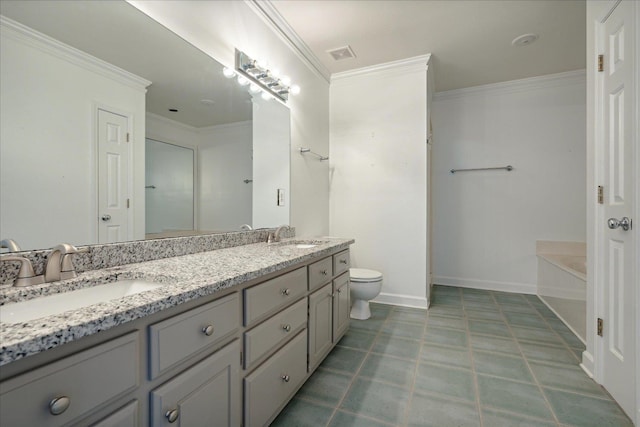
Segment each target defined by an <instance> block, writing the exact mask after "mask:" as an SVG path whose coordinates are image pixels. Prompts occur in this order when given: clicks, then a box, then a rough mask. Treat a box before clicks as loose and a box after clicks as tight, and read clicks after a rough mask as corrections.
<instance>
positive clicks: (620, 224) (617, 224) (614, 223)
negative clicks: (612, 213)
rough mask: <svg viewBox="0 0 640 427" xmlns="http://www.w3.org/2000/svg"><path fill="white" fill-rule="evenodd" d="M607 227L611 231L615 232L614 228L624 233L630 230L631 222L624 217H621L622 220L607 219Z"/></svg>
mask: <svg viewBox="0 0 640 427" xmlns="http://www.w3.org/2000/svg"><path fill="white" fill-rule="evenodd" d="M607 225H608V226H609V228H610V229H612V230H615V229H616V228H622V229H623V230H624V231H628V230H630V229H631V220H630V219H629V218H627V217H626V216H625V217H622V219H616V218H609V219H608V220H607Z"/></svg>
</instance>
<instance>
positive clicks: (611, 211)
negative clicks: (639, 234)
mask: <svg viewBox="0 0 640 427" xmlns="http://www.w3.org/2000/svg"><path fill="white" fill-rule="evenodd" d="M633 12H634V11H633V6H632V2H631V1H622V2H620V3H618V4H617V6H616V7H615V8H614V9H613V11H612V13H611V14H609V16H608V17H606V18H605V19H604V21H603V22H602V25H601V27H600V40H599V42H600V49H601V51H600V52H601V53H602V54H603V70H602V71H601V72H599V73H598V75H599V77H600V79H601V80H600V83H601V92H600V93H601V101H602V102H601V107H602V109H601V114H602V116H601V119H602V123H603V128H602V134H601V135H602V138H603V140H602V141H603V145H602V147H603V158H604V163H605V165H604V175H603V178H604V200H603V207H602V209H603V215H602V216H601V218H602V224H601V227H602V230H603V231H602V234H601V236H602V240H601V241H602V249H601V252H600V256H601V259H602V261H603V267H604V270H603V274H602V276H601V280H602V283H601V284H602V286H601V289H602V293H601V295H602V305H601V317H602V319H603V326H604V328H603V334H602V340H603V342H602V345H603V347H602V357H603V359H602V362H603V363H602V365H601V366H602V377H601V378H602V385H603V386H604V387H605V388H606V389H607V390H608V391H609V392H610V393H611V395H612V396H613V397H614V398H615V399H616V401H617V402H618V403H619V404H620V406H622V408H623V409H624V410H625V411H626V412H627V414H629V415H630V416H631V417H633V414H634V412H635V393H636V390H635V387H636V385H635V378H636V374H635V371H636V357H637V355H636V339H637V333H638V331H636V328H635V323H636V317H635V316H636V310H637V309H638V307H636V297H637V296H636V293H635V292H636V289H635V283H636V277H635V274H637V273H636V271H635V270H636V264H637V263H638V258H637V254H635V241H634V236H635V235H636V233H635V230H633V229H632V227H637V226H639V225H640V224H631V221H632V220H633V219H635V218H633V214H634V203H635V201H634V196H635V195H636V194H637V185H638V183H637V182H636V180H635V179H636V178H635V176H634V162H635V160H634V147H633V144H634V138H635V137H634V135H633V132H634V126H635V121H634V117H633V115H634V102H635V98H636V97H637V92H636V91H637V88H634V84H635V82H634V76H633V70H634V38H635V35H634V32H633V31H634V25H633Z"/></svg>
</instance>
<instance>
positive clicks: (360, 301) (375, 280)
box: [349, 268, 382, 320]
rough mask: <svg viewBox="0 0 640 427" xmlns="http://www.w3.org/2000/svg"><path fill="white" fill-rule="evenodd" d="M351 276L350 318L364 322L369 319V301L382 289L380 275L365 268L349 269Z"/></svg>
mask: <svg viewBox="0 0 640 427" xmlns="http://www.w3.org/2000/svg"><path fill="white" fill-rule="evenodd" d="M349 275H350V276H351V301H352V302H353V303H352V305H351V315H350V316H351V318H352V319H358V320H366V319H368V318H370V317H371V309H370V308H369V301H370V300H372V299H374V298H375V297H377V296H378V294H379V293H380V289H382V273H380V272H379V271H375V270H367V269H366V268H350V269H349Z"/></svg>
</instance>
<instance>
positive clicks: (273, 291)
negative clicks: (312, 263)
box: [244, 267, 307, 326]
mask: <svg viewBox="0 0 640 427" xmlns="http://www.w3.org/2000/svg"><path fill="white" fill-rule="evenodd" d="M306 291H307V271H306V269H305V268H304V267H302V268H299V269H297V270H293V271H291V272H289V273H287V274H283V275H282V276H279V277H276V278H275V279H271V280H267V281H266V282H263V283H260V284H259V285H256V286H252V287H250V288H248V289H245V290H244V305H245V306H244V324H245V326H248V325H250V324H251V323H253V322H254V321H255V320H257V319H259V318H260V317H262V316H264V315H265V314H267V313H269V312H272V311H275V310H276V309H278V308H280V307H284V306H285V305H287V304H289V303H291V302H293V301H296V300H297V299H298V298H300V297H301V296H303V295H304V294H305V292H306Z"/></svg>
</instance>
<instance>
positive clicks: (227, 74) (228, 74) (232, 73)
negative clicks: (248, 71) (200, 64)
mask: <svg viewBox="0 0 640 427" xmlns="http://www.w3.org/2000/svg"><path fill="white" fill-rule="evenodd" d="M222 74H224V76H225V77H226V78H228V79H230V78H231V77H233V76H235V75H236V72H235V71H233V70H232V69H231V68H229V67H224V68H223V69H222Z"/></svg>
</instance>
